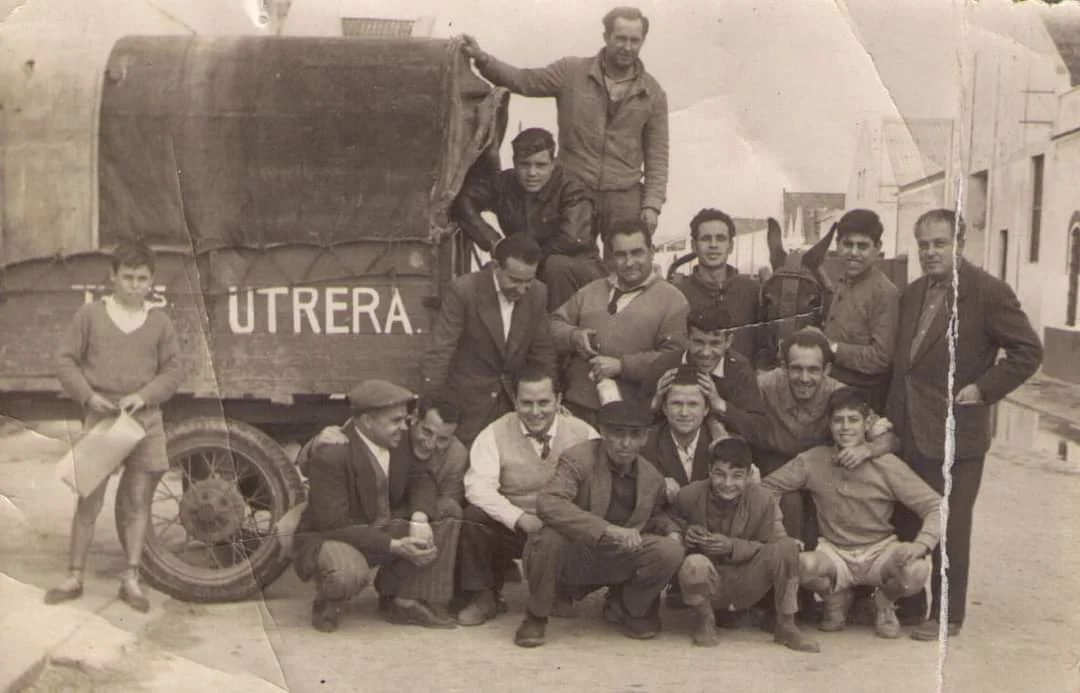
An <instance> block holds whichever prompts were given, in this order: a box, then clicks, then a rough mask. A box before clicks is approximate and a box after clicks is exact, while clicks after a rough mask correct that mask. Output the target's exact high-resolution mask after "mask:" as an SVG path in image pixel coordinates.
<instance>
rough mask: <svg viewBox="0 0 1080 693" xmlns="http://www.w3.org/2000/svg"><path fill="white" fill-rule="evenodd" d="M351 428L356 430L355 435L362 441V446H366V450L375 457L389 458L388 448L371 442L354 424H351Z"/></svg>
mask: <svg viewBox="0 0 1080 693" xmlns="http://www.w3.org/2000/svg"><path fill="white" fill-rule="evenodd" d="M353 428H354V429H356V435H358V436H360V440H362V441H364V445H366V446H368V448H369V449H370V450H371V452H372V453H373V454H374V455H375V456H376V457H389V456H390V448H384V447H383V446H381V445H379V444H378V443H376V442H375V441H373V440H372V439H371V438H368V437H367V436H366V435H364V432H363V431H361V430H360V427H359V426H357V425H356V423H355V422H353Z"/></svg>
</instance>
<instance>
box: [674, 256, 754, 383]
mask: <svg viewBox="0 0 1080 693" xmlns="http://www.w3.org/2000/svg"><path fill="white" fill-rule="evenodd" d="M671 283H672V284H674V285H675V287H676V288H677V289H678V290H679V291H681V292H683V295H684V296H686V300H687V302H688V303H689V304H690V310H691V312H693V311H696V310H703V309H705V308H711V307H713V306H720V307H722V308H724V310H726V311H727V312H728V314H729V315H730V316H731V318H732V320H734V321H735V323H736V324H738V325H739V329H738V332H736V333H735V338H734V339H733V340H731V348H732V349H734V350H735V351H737V352H739V353H740V354H742V355H743V356H745V357H746V360H747V361H749V362H750V363H751V364H752V365H758V361H759V360H760V361H762V362H766V357H767V356H768V354H761V353H759V352H761V351H762V350H763V349H767V348H768V345H767V344H766V343H765V342H766V340H764V339H763V335H762V334H761V331H760V330H759V329H758V325H759V323H760V322H761V320H762V311H761V283H760V282H759V281H758V280H757V279H755V278H754V277H752V276H750V275H746V274H739V270H738V269H736V268H735V267H733V266H731V265H728V266H727V278H726V279H725V280H724V283H723V285H722V286H712V285H710V284H706V283H705V282H704V281H703V280H702V279H701V271H700V268H698V267H695V268H694V269H693V271H692V272H691V273H690V274H684V275H679V276H678V277H677V278H675V279H673V280H672V282H671Z"/></svg>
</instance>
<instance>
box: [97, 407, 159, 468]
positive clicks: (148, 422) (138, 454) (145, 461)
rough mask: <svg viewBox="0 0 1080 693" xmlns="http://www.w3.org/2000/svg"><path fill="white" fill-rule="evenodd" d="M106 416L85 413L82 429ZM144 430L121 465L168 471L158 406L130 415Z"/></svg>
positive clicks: (145, 408)
mask: <svg viewBox="0 0 1080 693" xmlns="http://www.w3.org/2000/svg"><path fill="white" fill-rule="evenodd" d="M104 418H107V416H102V415H100V414H95V413H93V412H87V413H86V420H85V421H83V430H89V429H90V428H91V427H92V426H94V425H95V424H97V423H98V422H99V421H101V420H102V419H104ZM132 418H134V419H135V420H136V421H138V422H139V425H140V426H142V427H143V429H144V430H145V431H146V437H145V438H143V439H142V440H140V441H139V444H138V445H136V446H135V449H134V450H132V451H131V454H130V455H128V456H127V457H126V458H125V459H124V463H123V464H122V465H121V466H122V467H123V468H124V469H128V470H130V471H133V472H147V473H159V472H167V471H169V453H168V452H166V450H165V422H164V421H163V420H162V417H161V409H160V408H158V407H144V408H142V409H140V410H139V411H137V412H135V413H134V414H133V415H132Z"/></svg>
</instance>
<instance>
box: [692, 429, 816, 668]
mask: <svg viewBox="0 0 1080 693" xmlns="http://www.w3.org/2000/svg"><path fill="white" fill-rule="evenodd" d="M709 454H710V459H709V478H708V479H704V480H702V481H695V482H693V483H691V484H690V485H688V486H685V487H683V489H682V490H680V491H679V494H678V496H676V498H675V504H674V508H673V510H672V515H673V517H674V519H675V520H676V521H677V522H679V523H680V524H683V525H685V530H684V531H683V545H684V546H685V547H686V551H687V554H688V555H687V556H686V558H685V559H684V560H683V563H682V567H681V568H680V569H679V584H680V585H681V586H682V595H683V602H684V603H686V605H687V606H690V607H691V608H693V609H694V610H695V611H696V612H697V617H698V621H697V628H696V630H695V632H694V644H695V645H700V646H703V647H713V646H715V645H717V644H719V640H717V637H716V623H715V620H716V615H715V611H729V610H730V611H734V610H739V609H746V608H749V607H750V606H752V605H754V604H756V603H757V602H758V600H760V599H761V598H762V597H764V596H765V595H766V593H768V591H769V590H770V589H772V590H773V592H774V594H775V595H776V630H775V635H774V637H775V640H776V642H777V643H779V644H781V645H785V646H787V647H789V648H791V649H793V650H797V651H799V652H820V647H819V646H818V644H817V643H816V642H814V641H813V640H811V639H810V638H807V637H806V636H805V635H803V634H802V632H800V631H799V628H798V626H796V625H795V613H796V612H797V611H798V607H799V605H798V592H799V544H798V542H796V541H795V540H794V539H792V538H790V537H788V536H787V534H786V533H785V532H784V525H783V521H782V519H781V517H780V509H779V507H778V505H777V502H776V499H775V498H774V497H773V495H772V494H771V493H769V491H767V490H765V489H763V488H762V487H761V486H759V485H758V484H756V483H754V482H752V481H751V480H750V462H751V458H750V446H749V445H747V443H746V441H745V440H743V439H742V438H735V437H732V438H722V439H720V440H717V441H715V442H713V443H712V445H711V446H710V447H709Z"/></svg>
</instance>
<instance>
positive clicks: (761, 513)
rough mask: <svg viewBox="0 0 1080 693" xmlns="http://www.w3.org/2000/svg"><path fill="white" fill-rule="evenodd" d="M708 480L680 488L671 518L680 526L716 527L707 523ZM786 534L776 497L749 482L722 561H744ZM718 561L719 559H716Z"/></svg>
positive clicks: (711, 529) (739, 504)
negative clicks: (729, 545) (727, 550)
mask: <svg viewBox="0 0 1080 693" xmlns="http://www.w3.org/2000/svg"><path fill="white" fill-rule="evenodd" d="M708 502H709V481H708V480H707V479H706V480H703V481H695V482H694V483H692V484H690V485H689V486H686V487H684V488H682V489H680V490H679V495H677V496H675V502H674V503H673V504H672V509H671V514H672V517H673V518H674V519H675V521H676V522H678V523H679V524H681V525H684V526H689V525H701V526H702V527H705V528H706V529H708V530H709V531H710V532H716V531H717V528H716V527H709V526H708V520H707V518H708V514H707V510H706V508H707V504H708ZM785 537H787V533H786V532H785V531H784V523H783V516H782V515H781V513H780V508H779V507H778V506H777V502H776V498H774V497H773V495H772V494H771V493H769V492H768V491H766V490H765V489H764V488H762V487H761V486H759V485H758V484H756V483H754V482H752V481H751V482H749V483H747V484H746V490H745V491H744V492H743V495H742V496H741V497H740V498H739V500H738V506H736V508H735V517H734V519H733V520H732V523H731V534H729V535H728V538H729V539H731V544H732V549H731V555H730V556H728V557H726V558H724V559H721V560H719V561H717V562H720V563H745V562H746V561H749V560H750V559H751V558H753V557H754V556H755V555H756V554H757V552H758V551H759V550H760V549H761V547H762V546H764V545H765V544H768V543H771V542H774V541H779V540H781V539H784V538H785ZM713 560H717V559H715V558H714V559H713Z"/></svg>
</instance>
